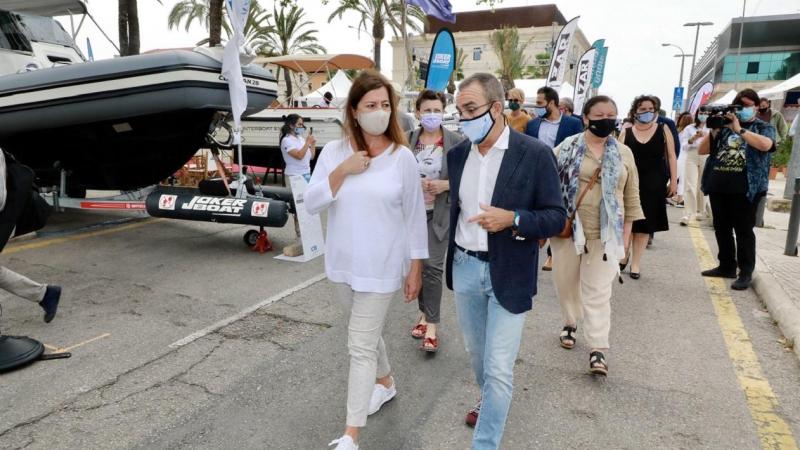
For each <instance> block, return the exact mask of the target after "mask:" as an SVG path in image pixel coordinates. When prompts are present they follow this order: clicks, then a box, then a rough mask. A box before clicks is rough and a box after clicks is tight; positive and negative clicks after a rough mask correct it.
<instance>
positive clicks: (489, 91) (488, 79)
mask: <svg viewBox="0 0 800 450" xmlns="http://www.w3.org/2000/svg"><path fill="white" fill-rule="evenodd" d="M472 83H478V84H479V85H480V86H481V88H483V93H484V94H485V95H486V101H489V102H501V103H502V102H504V101H505V99H506V96H505V91H504V90H503V85H502V83H500V80H498V79H497V77H495V76H494V75H492V74H490V73H476V74H473V75H470V76H469V77H467V78H465V79H464V80H463V81H461V83H459V84H458V90H459V91H460V90H462V89H464V88H465V87H467V86H469V85H471V84H472Z"/></svg>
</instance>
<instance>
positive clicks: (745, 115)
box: [736, 106, 756, 122]
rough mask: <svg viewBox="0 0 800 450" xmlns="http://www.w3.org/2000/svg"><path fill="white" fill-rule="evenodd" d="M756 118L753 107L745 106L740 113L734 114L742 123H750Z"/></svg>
mask: <svg viewBox="0 0 800 450" xmlns="http://www.w3.org/2000/svg"><path fill="white" fill-rule="evenodd" d="M755 116H756V108H755V106H746V107H744V108H742V110H741V111H737V112H736V117H738V118H739V120H741V121H742V122H750V121H751V120H753V117H755Z"/></svg>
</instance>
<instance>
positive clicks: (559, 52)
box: [545, 16, 580, 88]
mask: <svg viewBox="0 0 800 450" xmlns="http://www.w3.org/2000/svg"><path fill="white" fill-rule="evenodd" d="M579 18H580V16H577V17H575V18H574V19H572V20H570V21H569V22H567V24H566V25H564V28H562V29H561V33H559V34H558V39H556V45H555V48H553V54H552V56H551V57H550V70H549V71H548V75H547V82H546V83H545V84H546V85H547V86H550V87H552V88H558V87H560V86H561V83H563V82H564V76H565V75H566V73H567V67H568V66H569V61H568V60H567V57H568V56H569V50H570V48H571V46H572V36H573V35H575V30H576V29H577V28H578V19H579Z"/></svg>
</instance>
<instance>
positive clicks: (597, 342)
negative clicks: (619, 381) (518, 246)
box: [550, 238, 617, 349]
mask: <svg viewBox="0 0 800 450" xmlns="http://www.w3.org/2000/svg"><path fill="white" fill-rule="evenodd" d="M550 246H551V247H552V249H553V280H554V281H555V286H556V295H557V296H558V301H559V303H561V314H562V316H563V318H564V323H565V324H576V325H577V324H578V322H579V321H580V320H581V318H582V319H583V327H582V328H583V335H584V337H585V338H586V343H587V344H588V345H589V346H590V347H591V348H596V349H607V348H609V345H608V332H609V330H610V329H611V287H612V285H613V283H614V279H615V278H616V275H617V267H616V266H615V265H614V264H612V263H611V262H609V261H603V244H602V242H601V241H600V239H592V240H589V241H587V242H586V248H587V249H588V251H589V252H588V253H584V254H582V255H577V254H575V244H574V243H573V242H572V239H571V238H570V239H561V238H551V239H550Z"/></svg>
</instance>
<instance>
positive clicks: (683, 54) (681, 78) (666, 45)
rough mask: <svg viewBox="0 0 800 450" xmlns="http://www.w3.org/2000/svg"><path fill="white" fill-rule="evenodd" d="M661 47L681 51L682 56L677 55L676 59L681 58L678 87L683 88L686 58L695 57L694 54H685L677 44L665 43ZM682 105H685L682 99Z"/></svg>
mask: <svg viewBox="0 0 800 450" xmlns="http://www.w3.org/2000/svg"><path fill="white" fill-rule="evenodd" d="M661 46H662V47H675V48H677V49H678V50H680V52H681V54H680V55H675V57H676V58H681V74H680V77H679V78H678V87H683V65H684V63H685V62H686V57H687V56H692V57H694V55H693V54H692V55H687V54H686V53H684V51H683V49H682V48H680V47H679V46H677V45H675V44H669V43H663V44H661ZM690 81H691V80H690ZM681 103H683V99H682V98H681Z"/></svg>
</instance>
